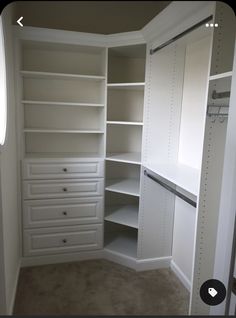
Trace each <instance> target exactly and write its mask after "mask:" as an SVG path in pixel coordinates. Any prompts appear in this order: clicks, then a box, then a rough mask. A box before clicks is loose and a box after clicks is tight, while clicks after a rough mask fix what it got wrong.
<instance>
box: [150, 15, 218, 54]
mask: <svg viewBox="0 0 236 318" xmlns="http://www.w3.org/2000/svg"><path fill="white" fill-rule="evenodd" d="M212 19H213V15H210V16H209V17H207V18H205V19H203V20H201V21H200V22H198V23H196V24H194V25H193V26H191V27H190V28H188V29H186V30H185V31H183V32H181V33H180V34H178V35H176V36H174V37H173V38H172V39H170V40H168V41H166V42H164V43H163V44H161V45H159V46H158V47H156V48H155V49H151V50H150V54H151V55H152V54H154V53H156V52H157V51H159V50H161V49H163V48H164V47H165V46H167V45H169V44H171V43H173V42H175V41H176V40H178V39H180V38H182V37H183V36H184V35H186V34H188V33H189V32H191V31H193V30H195V29H197V28H199V27H200V26H202V25H203V24H205V23H207V22H209V21H210V20H212Z"/></svg>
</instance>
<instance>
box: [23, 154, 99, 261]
mask: <svg viewBox="0 0 236 318" xmlns="http://www.w3.org/2000/svg"><path fill="white" fill-rule="evenodd" d="M22 172H23V227H24V231H23V237H24V238H23V244H24V256H39V255H51V254H59V253H72V252H82V251H91V250H97V249H101V248H102V246H103V210H104V208H103V205H104V202H103V201H104V200H103V195H104V161H103V160H97V159H96V160H95V159H94V160H93V159H86V160H85V159H83V160H80V159H64V158H63V159H25V160H24V161H23V169H22Z"/></svg>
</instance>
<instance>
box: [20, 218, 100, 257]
mask: <svg viewBox="0 0 236 318" xmlns="http://www.w3.org/2000/svg"><path fill="white" fill-rule="evenodd" d="M102 242H103V235H102V225H101V224H94V225H80V226H67V227H58V228H46V229H33V230H25V231H24V255H25V256H34V255H48V254H59V253H66V252H68V253H70V252H79V251H90V250H96V249H100V248H102Z"/></svg>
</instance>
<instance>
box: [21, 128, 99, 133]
mask: <svg viewBox="0 0 236 318" xmlns="http://www.w3.org/2000/svg"><path fill="white" fill-rule="evenodd" d="M24 132H25V133H46V134H50V133H52V134H55V133H56V134H103V131H100V130H82V129H81V130H76V129H73V130H71V129H34V128H25V129H24Z"/></svg>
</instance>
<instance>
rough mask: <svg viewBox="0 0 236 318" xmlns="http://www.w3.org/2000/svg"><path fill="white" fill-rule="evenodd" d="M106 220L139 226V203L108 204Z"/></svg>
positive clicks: (134, 226)
mask: <svg viewBox="0 0 236 318" xmlns="http://www.w3.org/2000/svg"><path fill="white" fill-rule="evenodd" d="M105 213H106V216H105V220H106V221H110V222H114V223H118V224H123V225H126V226H129V227H133V228H136V229H137V228H138V205H118V206H107V207H106V210H105Z"/></svg>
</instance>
